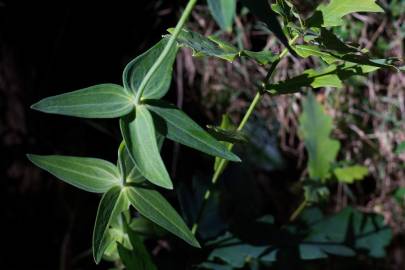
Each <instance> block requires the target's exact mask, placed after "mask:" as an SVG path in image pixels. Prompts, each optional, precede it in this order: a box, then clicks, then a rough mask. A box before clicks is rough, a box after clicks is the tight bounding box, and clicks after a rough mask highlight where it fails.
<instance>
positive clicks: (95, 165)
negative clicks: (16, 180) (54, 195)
mask: <svg viewBox="0 0 405 270" xmlns="http://www.w3.org/2000/svg"><path fill="white" fill-rule="evenodd" d="M27 157H28V159H29V160H31V162H32V163H34V164H35V165H37V166H38V167H40V168H41V169H43V170H46V171H48V172H50V173H51V174H53V175H54V176H56V177H57V178H59V179H61V180H62V181H64V182H66V183H68V184H71V185H73V186H75V187H78V188H80V189H83V190H85V191H89V192H96V193H104V192H106V191H107V190H109V189H110V188H111V187H112V186H114V185H120V184H121V181H120V175H119V172H118V170H117V167H116V166H114V165H113V164H111V163H110V162H108V161H105V160H101V159H96V158H84V157H70V156H57V155H53V156H38V155H27Z"/></svg>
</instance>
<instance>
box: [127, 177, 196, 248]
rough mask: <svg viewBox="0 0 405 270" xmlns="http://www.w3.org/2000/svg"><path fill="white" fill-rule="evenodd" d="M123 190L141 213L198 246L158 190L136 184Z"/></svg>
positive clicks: (181, 220)
mask: <svg viewBox="0 0 405 270" xmlns="http://www.w3.org/2000/svg"><path fill="white" fill-rule="evenodd" d="M125 190H126V194H127V196H128V199H129V201H130V202H131V204H132V206H133V207H134V208H135V209H136V210H138V212H139V213H140V214H141V215H143V216H144V217H146V218H148V219H150V220H151V221H153V222H154V223H156V224H158V225H159V226H161V227H163V228H164V229H166V230H168V231H169V232H171V233H173V234H174V235H176V236H178V237H180V238H181V239H183V240H184V241H186V242H187V243H189V244H190V245H192V246H194V247H200V245H199V243H198V241H197V240H196V239H195V237H194V235H193V234H192V233H191V231H190V230H189V228H188V227H187V225H186V224H185V223H184V221H183V219H182V218H181V217H180V216H179V214H178V213H177V212H176V210H174V209H173V207H172V206H171V205H170V204H169V203H168V202H167V201H166V199H165V198H164V197H163V196H162V195H160V194H159V192H157V191H155V190H152V189H150V188H148V187H142V186H138V185H132V186H130V187H128V188H126V189H125Z"/></svg>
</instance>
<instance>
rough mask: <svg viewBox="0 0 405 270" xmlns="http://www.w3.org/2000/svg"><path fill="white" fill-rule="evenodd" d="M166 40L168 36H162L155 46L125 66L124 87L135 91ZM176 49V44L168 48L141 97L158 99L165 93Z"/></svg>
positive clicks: (168, 86) (169, 82)
mask: <svg viewBox="0 0 405 270" xmlns="http://www.w3.org/2000/svg"><path fill="white" fill-rule="evenodd" d="M167 42H168V38H163V39H162V40H160V41H159V42H158V43H157V44H156V45H155V46H153V47H152V48H150V49H149V50H148V51H146V52H145V53H144V54H142V55H140V56H138V57H136V58H135V59H134V60H132V61H131V62H130V63H129V64H128V65H127V66H126V67H125V70H124V73H123V82H124V86H125V88H126V89H128V90H130V91H132V92H134V93H135V92H137V90H138V88H139V86H140V84H141V82H142V79H143V78H144V77H145V75H146V73H147V72H148V71H149V69H150V68H151V67H152V65H153V64H154V63H155V62H156V60H157V59H158V57H159V56H160V54H161V53H162V51H163V49H164V47H165V46H166V44H167ZM177 50H178V48H177V46H172V47H171V48H170V51H169V53H168V55H167V57H166V59H165V60H164V61H163V63H162V64H161V65H160V66H159V68H158V69H157V70H156V72H155V73H154V75H153V76H152V78H151V80H150V81H149V82H148V84H147V85H146V87H145V90H144V92H143V95H142V99H147V98H156V99H159V98H161V97H163V96H164V95H166V93H167V91H168V90H169V88H170V84H171V81H172V73H173V63H174V61H175V59H176V55H177Z"/></svg>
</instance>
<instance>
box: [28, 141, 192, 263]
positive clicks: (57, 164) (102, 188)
mask: <svg viewBox="0 0 405 270" xmlns="http://www.w3.org/2000/svg"><path fill="white" fill-rule="evenodd" d="M120 148H121V149H122V152H121V158H120V161H119V162H118V163H119V165H120V166H121V168H123V166H126V169H125V171H126V172H130V173H129V174H127V175H126V177H127V178H126V181H128V179H131V178H130V177H131V175H134V174H136V172H135V173H133V171H134V170H136V168H135V164H131V159H129V158H128V156H127V154H125V153H128V152H125V151H123V150H125V149H124V148H123V147H120ZM28 158H29V159H30V160H31V161H32V162H33V163H34V164H36V165H37V166H39V167H40V168H42V169H44V170H46V171H48V172H50V173H51V174H53V175H55V176H56V177H58V178H60V179H61V180H63V181H64V182H66V183H69V184H71V185H74V186H76V187H78V188H81V189H83V190H86V191H90V192H96V193H104V195H103V197H102V199H101V201H100V204H99V207H98V211H97V217H96V222H95V227H94V233H93V255H94V259H95V261H96V262H100V260H101V258H102V256H103V254H104V252H105V250H106V249H107V247H108V245H109V244H110V241H111V239H109V237H108V230H109V228H110V226H111V224H112V222H113V220H115V219H116V218H117V217H118V216H119V214H121V213H122V212H123V211H125V210H127V209H128V207H129V205H132V206H133V207H134V208H135V209H136V210H137V211H138V212H139V213H140V214H141V215H143V216H144V217H146V218H148V219H149V220H151V221H152V222H154V223H156V224H158V225H159V226H161V227H163V228H164V229H166V230H167V231H169V232H171V233H173V234H174V235H176V236H178V237H180V238H181V239H183V240H184V241H186V242H187V243H189V244H190V245H192V246H195V247H199V244H198V242H197V240H196V239H195V237H194V236H193V234H192V233H191V231H190V230H189V229H188V227H187V225H186V224H185V223H184V221H183V220H182V218H181V217H180V216H179V214H178V213H177V212H176V210H174V209H173V207H172V206H171V205H170V204H169V203H168V202H167V201H166V199H165V198H164V197H163V196H162V195H160V194H159V193H158V192H157V191H155V190H153V189H151V188H150V187H148V186H145V185H143V184H140V183H139V178H138V179H137V183H134V182H133V181H128V183H127V184H125V185H124V182H125V181H124V178H125V175H122V174H121V173H120V171H121V172H122V171H123V170H122V169H121V170H120V169H118V168H117V167H116V166H114V165H113V164H111V163H109V162H107V161H104V160H100V159H94V158H80V157H64V156H38V155H28ZM124 160H126V161H125V162H124ZM124 164H125V165H124Z"/></svg>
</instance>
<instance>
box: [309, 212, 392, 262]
mask: <svg viewBox="0 0 405 270" xmlns="http://www.w3.org/2000/svg"><path fill="white" fill-rule="evenodd" d="M391 238H392V232H391V229H390V228H389V227H388V226H387V225H385V222H384V218H383V217H382V216H380V215H372V214H364V213H361V212H360V211H358V210H356V209H353V208H351V207H347V208H345V209H343V210H342V211H340V212H339V213H337V214H335V215H333V216H331V217H328V218H324V219H322V220H321V221H320V222H316V223H315V224H314V225H313V226H311V232H310V234H309V235H308V236H307V237H306V238H305V239H304V240H305V242H309V243H311V242H312V243H315V246H316V248H317V249H319V250H320V251H322V252H323V253H324V254H335V255H339V256H353V255H354V253H353V252H351V253H350V252H349V250H348V248H350V249H352V250H356V251H363V252H364V251H367V252H368V256H370V257H374V258H382V257H384V256H385V250H384V249H385V247H386V246H387V245H388V244H389V243H390V241H391ZM339 246H340V247H339ZM325 247H326V248H325ZM342 247H346V249H342Z"/></svg>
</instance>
